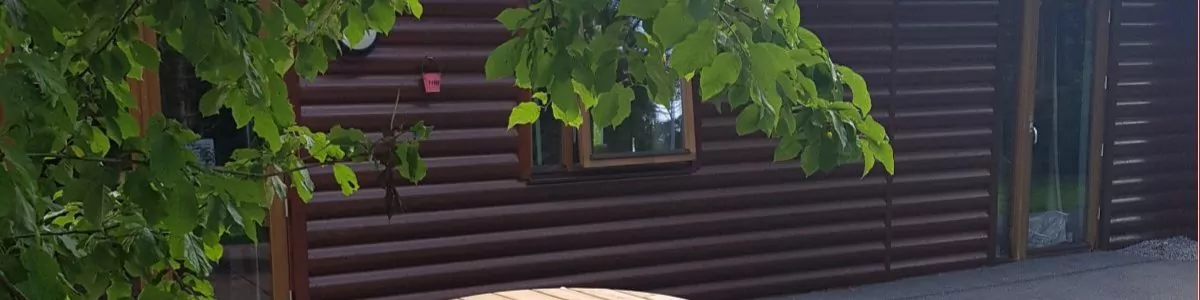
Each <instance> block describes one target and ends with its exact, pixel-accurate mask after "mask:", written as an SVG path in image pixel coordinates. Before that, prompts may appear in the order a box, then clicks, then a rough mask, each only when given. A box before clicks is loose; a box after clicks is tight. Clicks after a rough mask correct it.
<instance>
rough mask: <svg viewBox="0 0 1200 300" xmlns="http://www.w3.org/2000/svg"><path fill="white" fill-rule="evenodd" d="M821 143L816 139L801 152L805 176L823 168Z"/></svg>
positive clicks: (801, 162) (801, 164)
mask: <svg viewBox="0 0 1200 300" xmlns="http://www.w3.org/2000/svg"><path fill="white" fill-rule="evenodd" d="M821 144H822V142H820V141H814V142H813V143H812V144H810V145H808V147H805V149H804V152H803V153H801V154H800V168H801V169H804V175H805V176H812V175H813V174H815V173H817V171H819V170H821V149H822V148H821V146H820V145H821Z"/></svg>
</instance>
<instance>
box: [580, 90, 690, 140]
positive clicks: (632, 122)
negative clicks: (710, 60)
mask: <svg viewBox="0 0 1200 300" xmlns="http://www.w3.org/2000/svg"><path fill="white" fill-rule="evenodd" d="M682 88H683V87H682V84H681V83H676V84H675V94H674V96H673V97H672V98H671V101H670V102H669V105H661V104H658V103H655V101H653V100H652V99H651V98H650V96H649V93H647V92H646V91H645V90H644V89H641V88H635V89H634V95H635V98H634V101H633V103H632V104H631V106H630V114H629V118H628V119H625V121H624V122H622V123H621V125H620V126H617V127H616V128H613V127H611V126H610V127H599V126H591V127H592V128H591V129H592V153H593V156H594V158H601V157H605V156H628V155H638V154H646V155H654V154H670V153H679V152H682V151H684V143H683V141H684V138H683V135H684V120H683V117H684V114H683V90H682Z"/></svg>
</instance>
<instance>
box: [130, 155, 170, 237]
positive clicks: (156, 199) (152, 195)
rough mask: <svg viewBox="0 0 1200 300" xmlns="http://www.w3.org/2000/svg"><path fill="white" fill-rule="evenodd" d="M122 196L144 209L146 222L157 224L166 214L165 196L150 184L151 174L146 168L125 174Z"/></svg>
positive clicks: (143, 213)
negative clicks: (164, 207) (164, 206)
mask: <svg viewBox="0 0 1200 300" xmlns="http://www.w3.org/2000/svg"><path fill="white" fill-rule="evenodd" d="M121 191H122V194H124V195H125V196H126V197H128V198H129V200H131V201H132V202H133V203H135V204H137V205H138V206H140V207H141V209H142V215H143V216H144V217H145V218H146V221H147V222H149V223H151V224H155V223H158V221H160V220H161V219H162V217H163V216H164V215H165V214H166V211H165V210H164V209H163V207H162V206H163V204H164V203H163V202H165V201H164V200H163V195H162V194H161V193H159V192H158V190H157V189H155V188H154V186H153V185H152V183H151V182H150V172H149V171H147V170H146V168H138V169H134V170H133V171H132V172H129V173H126V174H125V184H124V185H122V190H121Z"/></svg>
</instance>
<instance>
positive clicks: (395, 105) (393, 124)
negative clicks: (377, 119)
mask: <svg viewBox="0 0 1200 300" xmlns="http://www.w3.org/2000/svg"><path fill="white" fill-rule="evenodd" d="M398 110H400V89H398V88H397V89H396V102H395V103H393V104H392V121H391V122H389V123H388V128H387V130H389V131H391V130H395V128H396V112H397V111H398Z"/></svg>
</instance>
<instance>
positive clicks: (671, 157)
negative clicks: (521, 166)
mask: <svg viewBox="0 0 1200 300" xmlns="http://www.w3.org/2000/svg"><path fill="white" fill-rule="evenodd" d="M618 2H619V1H612V5H611V7H610V8H611V10H612V12H613V13H614V15H615V11H616V6H617V3H618ZM627 20H628V22H629V25H630V27H631V28H633V30H635V31H638V32H645V30H646V28H645V26H644V25H643V21H641V20H638V19H636V18H632V17H629V18H627ZM618 50H619V51H621V52H623V53H628V52H640V53H641V54H648V50H646V49H642V48H640V47H638V46H637V42H636V35H633V34H630V35H627V36H626V37H625V38H624V41H623V42H622V43H621V46H618ZM593 51H598V50H597V49H593ZM671 52H672V50H671V49H667V50H666V53H665V55H666V57H665V60H666V63H667V65H663V66H662V68H664V69H665V68H668V67H669V64H670V56H671ZM629 68H630V66H629V65H628V62H625V61H622V62H619V64H618V66H617V78H616V79H617V81H618V82H628V79H629V76H630V75H629V74H628V72H629ZM666 84H668V85H669V84H670V83H669V82H668V83H666ZM630 88H631V89H632V90H633V94H634V100H633V101H632V103H631V104H630V108H629V116H628V117H627V118H626V119H625V120H624V121H622V122H621V123H620V125H619V126H616V127H613V126H606V127H601V126H595V124H594V123H588V124H583V125H582V126H580V127H579V129H578V130H579V131H574V130H571V131H568V132H566V133H567V134H565V135H564V134H563V133H564V132H563V130H564V128H563V127H562V125H561V123H560V122H558V121H557V120H555V119H554V118H553V116H552V115H553V114H552V112H551V111H550V110H549V109H548V108H547V109H545V110H544V111H543V112H542V114H541V118H540V119H539V120H538V122H537V123H535V124H534V125H533V126H532V127H533V128H532V131H533V143H534V145H533V165H534V166H535V168H539V169H542V170H548V169H552V168H553V167H555V166H567V167H568V169H570V168H571V167H572V166H576V165H579V166H582V167H583V168H601V167H615V166H629V165H643V164H668V163H681V162H686V161H691V160H692V159H694V157H695V153H692V149H691V148H693V145H694V143H695V142H694V136H693V134H694V133H693V132H691V131H692V130H691V129H690V127H691V126H693V124H692V120H690V119H689V118H691V117H692V116H691V113H690V112H691V103H690V102H691V101H692V99H691V94H692V93H691V91H692V89H693V88H694V87H693V86H692V85H691V83H690V82H687V81H679V82H675V83H674V89H673V92H670V91H671V89H667V91H668V92H667V94H670V95H668V96H666V97H670V99H654V98H653V97H652V95H653V93H651V92H650V91H649V90H647V88H646V87H642V86H630ZM656 100H658V101H656ZM664 100H665V101H664ZM589 119H590V118H589ZM564 138H565V139H568V140H566V141H565V143H564Z"/></svg>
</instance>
